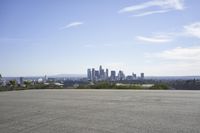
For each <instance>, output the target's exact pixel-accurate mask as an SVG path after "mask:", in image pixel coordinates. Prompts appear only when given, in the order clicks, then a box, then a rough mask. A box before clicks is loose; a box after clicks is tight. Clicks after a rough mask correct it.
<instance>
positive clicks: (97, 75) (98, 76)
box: [95, 70, 100, 80]
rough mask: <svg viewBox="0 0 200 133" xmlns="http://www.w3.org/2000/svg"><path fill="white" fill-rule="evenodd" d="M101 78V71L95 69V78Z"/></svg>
mask: <svg viewBox="0 0 200 133" xmlns="http://www.w3.org/2000/svg"><path fill="white" fill-rule="evenodd" d="M99 78H100V75H99V71H98V70H95V80H98V79H99Z"/></svg>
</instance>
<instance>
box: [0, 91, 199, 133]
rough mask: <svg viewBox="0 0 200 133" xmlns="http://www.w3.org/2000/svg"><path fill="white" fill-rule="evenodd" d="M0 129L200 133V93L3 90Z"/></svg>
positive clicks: (1, 132) (7, 132)
mask: <svg viewBox="0 0 200 133" xmlns="http://www.w3.org/2000/svg"><path fill="white" fill-rule="evenodd" d="M0 133H200V91H175V90H170V91H166V90H163V91H150V90H137V91H135V90H25V91H10V92H0Z"/></svg>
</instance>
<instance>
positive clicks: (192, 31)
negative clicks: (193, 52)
mask: <svg viewBox="0 0 200 133" xmlns="http://www.w3.org/2000/svg"><path fill="white" fill-rule="evenodd" d="M184 32H185V34H186V35H190V36H194V37H197V38H200V22H196V23H192V24H190V25H186V26H184Z"/></svg>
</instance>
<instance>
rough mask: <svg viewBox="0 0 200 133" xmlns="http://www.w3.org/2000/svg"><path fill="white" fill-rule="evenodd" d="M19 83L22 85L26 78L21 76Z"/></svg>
mask: <svg viewBox="0 0 200 133" xmlns="http://www.w3.org/2000/svg"><path fill="white" fill-rule="evenodd" d="M19 84H20V86H23V85H24V78H23V77H20V78H19Z"/></svg>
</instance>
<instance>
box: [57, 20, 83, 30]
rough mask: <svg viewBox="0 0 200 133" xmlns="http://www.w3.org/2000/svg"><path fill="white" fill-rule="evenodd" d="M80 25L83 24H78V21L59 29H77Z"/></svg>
mask: <svg viewBox="0 0 200 133" xmlns="http://www.w3.org/2000/svg"><path fill="white" fill-rule="evenodd" d="M80 25H83V22H80V21H77V22H72V23H69V24H67V25H66V26H64V27H61V29H67V28H71V27H77V26H80Z"/></svg>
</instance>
